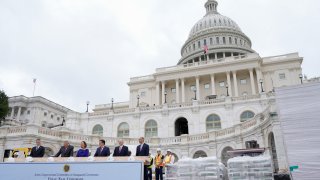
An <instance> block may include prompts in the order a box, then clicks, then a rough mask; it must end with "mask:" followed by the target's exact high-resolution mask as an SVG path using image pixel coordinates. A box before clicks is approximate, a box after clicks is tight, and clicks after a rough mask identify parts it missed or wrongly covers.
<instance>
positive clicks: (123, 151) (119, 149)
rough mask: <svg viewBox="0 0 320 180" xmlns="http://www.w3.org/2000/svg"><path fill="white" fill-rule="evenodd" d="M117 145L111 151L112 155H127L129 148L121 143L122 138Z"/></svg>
mask: <svg viewBox="0 0 320 180" xmlns="http://www.w3.org/2000/svg"><path fill="white" fill-rule="evenodd" d="M118 143H119V146H117V147H116V148H115V149H114V151H113V156H115V157H116V156H129V148H128V147H127V146H125V145H123V140H122V139H120V140H119V141H118Z"/></svg>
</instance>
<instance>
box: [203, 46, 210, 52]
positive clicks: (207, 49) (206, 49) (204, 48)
mask: <svg viewBox="0 0 320 180" xmlns="http://www.w3.org/2000/svg"><path fill="white" fill-rule="evenodd" d="M203 50H204V54H207V53H208V51H209V48H208V46H207V45H204V47H203Z"/></svg>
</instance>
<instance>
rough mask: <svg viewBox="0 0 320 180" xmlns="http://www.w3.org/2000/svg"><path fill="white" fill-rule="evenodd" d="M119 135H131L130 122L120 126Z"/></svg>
mask: <svg viewBox="0 0 320 180" xmlns="http://www.w3.org/2000/svg"><path fill="white" fill-rule="evenodd" d="M118 137H129V124H128V123H121V124H120V125H119V126H118Z"/></svg>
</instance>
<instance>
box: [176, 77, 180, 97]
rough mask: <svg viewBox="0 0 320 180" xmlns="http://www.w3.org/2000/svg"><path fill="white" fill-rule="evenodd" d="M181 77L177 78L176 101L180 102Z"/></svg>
mask: <svg viewBox="0 0 320 180" xmlns="http://www.w3.org/2000/svg"><path fill="white" fill-rule="evenodd" d="M179 92H180V90H179V79H176V103H180V93H179Z"/></svg>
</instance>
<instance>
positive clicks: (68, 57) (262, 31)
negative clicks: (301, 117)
mask: <svg viewBox="0 0 320 180" xmlns="http://www.w3.org/2000/svg"><path fill="white" fill-rule="evenodd" d="M204 3H205V0H201V1H199V0H175V1H172V0H153V1H150V0H136V1H132V0H90V1H88V0H42V1H40V0H29V1H22V0H2V1H0V62H1V66H0V89H4V90H5V91H6V92H7V94H8V95H9V96H15V95H20V94H23V95H26V96H31V95H32V89H33V83H32V78H34V77H36V78H37V79H38V81H37V89H36V95H40V96H43V97H46V98H48V99H50V100H53V101H56V102H58V103H60V104H62V105H64V106H67V107H70V108H71V109H74V110H77V111H85V102H86V101H87V100H90V101H91V104H92V106H91V107H93V105H94V104H99V103H109V102H110V99H111V98H112V97H113V98H115V100H116V101H127V100H128V99H129V88H128V87H127V85H126V83H127V82H128V81H129V78H130V77H133V76H140V75H147V74H151V73H153V72H154V70H155V68H158V67H163V66H173V65H175V64H176V63H177V62H178V60H179V58H180V48H181V46H182V44H183V43H184V41H185V40H186V39H187V37H188V34H189V30H190V29H191V27H192V26H193V24H194V23H195V22H196V21H198V20H199V19H200V18H201V17H202V16H203V15H204V11H205V9H204V7H203V5H204ZM219 3H220V4H219V7H218V9H219V12H220V13H221V14H223V15H226V16H228V17H230V18H232V19H234V20H235V21H236V22H237V23H238V24H239V26H240V27H241V29H242V30H243V31H244V33H246V34H247V35H248V36H249V37H250V38H251V40H252V43H253V49H255V50H256V51H257V52H258V53H259V54H260V55H261V56H273V55H279V54H285V53H291V52H299V53H300V55H301V56H303V57H305V61H304V64H303V68H304V73H305V74H307V75H309V76H317V75H319V73H318V71H317V70H318V68H317V67H319V65H320V63H319V61H317V59H318V57H317V53H316V52H317V47H318V42H319V40H320V35H319V33H318V32H320V22H319V21H320V20H319V17H320V11H319V8H318V7H320V2H319V1H317V0H308V1H305V2H303V3H301V2H300V1H296V2H293V1H292V0H282V1H276V0H259V1H257V0H241V1H239V0H223V1H222V0H220V1H219Z"/></svg>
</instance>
